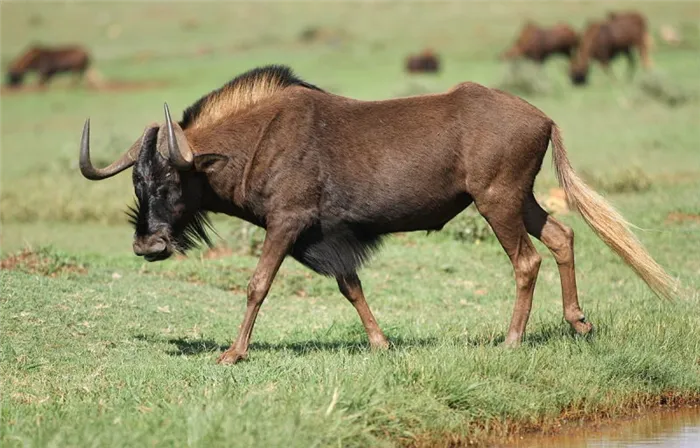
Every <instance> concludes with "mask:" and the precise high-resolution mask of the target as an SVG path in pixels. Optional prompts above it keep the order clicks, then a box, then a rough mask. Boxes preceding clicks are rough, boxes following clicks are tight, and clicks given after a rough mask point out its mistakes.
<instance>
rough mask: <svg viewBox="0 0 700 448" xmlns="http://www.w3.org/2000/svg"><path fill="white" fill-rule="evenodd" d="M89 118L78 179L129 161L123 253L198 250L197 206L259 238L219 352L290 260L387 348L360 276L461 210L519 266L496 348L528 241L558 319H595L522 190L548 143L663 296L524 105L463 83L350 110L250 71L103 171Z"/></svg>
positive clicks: (515, 321)
mask: <svg viewBox="0 0 700 448" xmlns="http://www.w3.org/2000/svg"><path fill="white" fill-rule="evenodd" d="M89 133H90V123H89V121H87V122H86V123H85V127H84V128H83V137H82V141H81V148H80V169H81V172H82V174H83V175H84V176H85V177H87V178H88V179H93V180H99V179H104V178H107V177H110V176H113V175H115V174H117V173H119V172H121V171H123V170H125V169H127V168H128V167H130V166H132V165H134V172H133V182H134V189H135V192H136V196H137V200H138V202H137V205H136V207H134V208H133V209H132V221H133V224H134V226H135V228H136V232H135V235H134V245H133V246H134V252H135V253H136V254H137V255H140V256H143V257H145V259H146V260H149V261H156V260H162V259H165V258H168V257H169V256H170V255H171V254H172V253H173V252H174V251H184V250H186V249H188V248H189V247H192V246H193V245H194V244H196V242H197V241H204V242H208V241H209V239H208V237H207V236H206V231H205V229H206V223H207V221H206V218H205V217H206V213H207V212H215V213H225V214H228V215H231V216H237V217H239V218H242V219H244V220H246V221H249V222H251V223H253V224H255V225H258V226H260V227H263V228H265V229H267V233H266V235H265V241H264V243H263V247H262V254H261V256H260V259H259V261H258V265H257V267H256V268H255V272H254V273H253V276H252V278H251V280H250V283H249V285H248V301H247V309H246V312H245V317H244V319H243V323H242V325H241V327H240V330H239V333H238V337H237V338H236V340H235V342H234V343H233V344H232V345H231V347H230V348H229V349H228V350H226V351H225V352H224V353H223V354H222V355H221V356H220V357H219V359H218V362H220V363H234V362H236V361H238V360H240V359H243V358H245V357H246V356H247V353H248V344H249V342H250V338H251V334H252V331H253V325H254V324H255V319H256V316H257V314H258V310H259V309H260V306H261V305H262V303H263V301H264V300H265V297H266V296H267V293H268V291H269V289H270V286H271V284H272V281H273V279H274V277H275V275H276V273H277V271H278V269H279V267H280V265H281V264H282V261H283V260H284V259H285V257H286V256H287V255H291V256H292V257H294V258H295V259H296V260H298V261H299V262H300V263H302V264H304V265H305V266H307V267H309V268H310V269H312V270H313V271H315V272H317V273H320V274H323V275H328V276H332V277H335V279H336V280H337V283H338V287H339V289H340V292H341V293H342V294H343V295H344V296H345V298H346V299H348V300H349V301H350V303H351V304H352V305H353V306H354V307H355V309H356V310H357V312H358V313H359V316H360V319H361V320H362V323H363V325H364V327H365V330H366V331H367V334H368V336H369V341H370V344H371V346H372V347H373V348H385V347H387V346H388V342H387V339H386V337H385V336H384V334H383V333H382V331H381V330H380V328H379V326H378V325H377V322H376V320H375V318H374V316H373V315H372V312H371V311H370V309H369V306H368V305H367V302H366V301H365V296H364V294H363V292H362V285H361V283H360V279H359V278H358V276H357V270H358V268H359V267H360V266H361V265H362V263H363V262H364V261H366V260H367V259H368V257H369V256H370V254H371V252H372V250H374V249H376V248H377V247H378V246H379V244H380V241H381V239H382V237H383V236H384V235H387V234H390V233H394V232H408V231H417V230H439V229H441V228H442V227H443V226H444V225H445V224H446V223H447V222H448V221H450V220H451V219H452V218H453V217H455V216H456V215H457V214H458V213H460V212H461V211H462V210H464V209H465V208H466V207H468V206H469V205H470V204H471V203H472V202H474V203H475V204H476V207H477V209H478V210H479V213H481V215H483V216H484V217H485V218H486V220H487V221H488V223H489V224H490V226H491V228H492V229H493V231H494V232H495V234H496V236H497V238H498V240H499V241H500V243H501V245H502V246H503V249H504V250H505V252H506V254H507V255H508V257H509V258H510V261H511V263H512V265H513V269H514V271H515V281H516V301H515V310H514V312H513V317H512V320H511V323H510V328H509V330H508V334H507V337H506V340H505V342H506V344H508V345H517V344H518V343H520V341H521V340H522V338H523V334H524V332H525V326H526V324H527V321H528V316H529V314H530V309H531V306H532V294H533V291H534V288H535V281H536V279H537V274H538V270H539V267H540V261H541V258H540V256H539V255H538V254H537V252H536V250H535V247H534V245H533V244H532V242H531V240H530V237H529V236H528V234H529V235H532V236H534V237H535V238H538V239H539V240H540V241H542V243H544V245H545V246H546V247H547V248H549V250H550V251H551V252H552V254H553V255H554V258H555V259H556V262H557V265H558V267H559V274H560V277H561V288H562V297H563V304H564V318H565V319H566V320H567V321H568V322H569V323H570V324H571V326H572V327H573V328H574V330H576V331H577V332H578V333H581V334H585V333H588V332H589V331H590V330H591V328H592V326H591V324H590V323H588V322H587V321H586V319H585V317H584V314H583V312H582V311H581V308H580V307H579V302H578V295H577V291H576V276H575V269H574V234H573V231H572V230H571V229H570V228H569V227H567V226H566V225H564V224H562V223H561V222H559V221H557V220H556V219H555V218H553V217H552V216H550V215H549V214H548V213H547V212H546V211H545V210H543V209H542V207H540V205H539V204H538V203H537V201H536V200H535V197H534V195H533V191H532V188H533V184H534V182H535V176H536V175H537V173H538V172H539V170H540V166H541V165H542V160H543V159H544V157H545V153H546V152H547V148H548V146H549V143H550V141H551V142H552V147H553V158H554V166H555V169H556V173H557V176H558V178H559V182H560V184H561V185H562V187H563V189H564V190H565V192H566V195H567V198H568V199H569V201H570V202H571V205H572V207H573V208H576V209H578V210H579V212H580V213H581V215H582V216H583V218H584V220H585V221H586V222H587V223H588V224H589V225H590V226H591V228H592V229H593V230H594V231H595V232H596V234H598V236H599V237H601V238H602V239H603V241H604V242H605V243H606V244H607V245H608V246H610V247H611V248H612V249H613V250H614V251H615V252H616V253H617V254H618V255H619V256H620V257H621V258H622V259H623V260H624V261H625V262H626V263H628V264H629V265H630V266H631V267H632V268H633V269H634V270H635V272H636V273H637V274H638V275H639V276H640V277H641V278H642V279H643V280H644V281H645V282H647V284H648V285H649V286H650V287H651V288H652V289H653V290H654V292H656V293H657V294H659V295H661V296H666V297H668V296H671V295H672V294H673V283H674V282H673V279H671V278H670V277H669V276H668V275H667V274H666V273H665V272H664V270H663V269H662V268H661V267H660V266H659V265H658V264H657V263H656V262H655V261H654V260H653V259H652V258H651V256H650V255H649V254H648V253H647V252H646V250H645V249H644V248H643V246H642V245H641V244H640V243H639V241H638V240H637V239H636V238H635V236H634V234H632V233H631V232H630V230H629V228H628V226H627V224H626V222H625V220H624V219H623V218H622V216H620V215H619V214H618V213H617V212H616V211H615V210H614V209H613V208H612V207H611V206H610V205H609V204H608V203H607V202H605V200H604V199H603V198H602V197H600V196H599V195H598V194H596V193H595V192H594V191H593V190H591V189H590V188H589V187H587V186H586V185H585V184H584V183H583V181H582V180H581V179H580V178H579V177H578V175H577V174H576V173H575V172H574V170H573V168H572V167H571V165H570V164H569V160H568V159H567V155H566V150H565V149H564V143H563V141H562V138H561V135H560V131H559V128H558V127H557V126H556V124H554V122H553V121H552V119H550V118H549V117H547V116H546V115H545V114H544V113H543V112H541V111H540V110H539V109H537V108H535V107H534V106H532V105H530V104H529V103H527V102H525V101H523V100H522V99H520V98H518V97H515V96H512V95H510V94H508V93H504V92H501V91H499V90H494V89H489V88H487V87H484V86H481V85H479V84H474V83H463V84H459V85H457V86H456V87H454V88H452V89H451V90H450V91H448V92H446V93H442V94H434V95H424V96H416V97H409V98H400V99H392V100H386V101H358V100H353V99H350V98H345V97H341V96H337V95H333V94H331V93H327V92H324V91H322V90H320V89H318V88H317V87H315V86H313V85H310V84H308V83H305V82H304V81H301V80H300V79H298V78H296V77H295V76H294V75H293V74H292V72H291V71H290V70H289V69H288V68H287V67H281V66H269V67H264V68H259V69H255V70H252V71H250V72H248V73H245V74H243V75H241V76H239V77H238V78H235V79H234V80H232V81H231V82H230V83H228V84H226V85H225V86H223V87H222V88H220V89H219V90H216V91H214V92H212V93H210V94H208V95H206V96H204V97H203V98H201V99H200V100H199V101H197V102H196V103H195V104H194V105H192V106H190V107H189V108H187V109H186V110H185V112H184V116H183V119H182V120H181V121H180V122H179V123H173V122H172V120H171V118H170V112H169V111H168V108H167V106H166V107H165V123H164V124H161V125H157V124H153V125H150V126H148V127H147V128H146V130H145V132H144V134H143V136H142V137H141V138H140V139H138V140H137V141H136V142H135V143H134V144H133V145H132V146H131V148H130V149H129V150H128V151H127V152H126V153H125V154H124V155H123V156H122V157H121V158H119V159H118V160H117V161H115V162H114V163H112V164H111V165H110V166H108V167H106V168H103V169H99V168H95V167H94V166H93V165H92V163H91V162H90V146H89V138H90V134H89Z"/></svg>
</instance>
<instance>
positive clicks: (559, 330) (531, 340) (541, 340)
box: [466, 323, 598, 347]
mask: <svg viewBox="0 0 700 448" xmlns="http://www.w3.org/2000/svg"><path fill="white" fill-rule="evenodd" d="M597 330H598V328H597V327H593V331H591V332H590V333H589V334H587V335H584V336H580V335H578V334H576V333H575V332H574V331H573V329H572V328H571V327H569V325H568V324H559V323H545V324H541V325H538V326H537V328H536V329H535V330H534V331H532V332H525V336H524V337H523V342H522V346H524V347H537V346H540V345H547V344H549V343H550V342H552V341H555V340H557V339H565V338H569V339H583V340H586V341H590V340H592V338H593V337H594V336H595V333H596V331H597ZM505 340H506V336H505V334H504V333H500V332H499V333H489V334H478V335H474V336H469V337H468V338H467V341H466V344H467V345H468V346H471V347H484V346H491V347H497V346H500V345H503V342H504V341H505Z"/></svg>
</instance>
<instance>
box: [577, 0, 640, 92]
mask: <svg viewBox="0 0 700 448" xmlns="http://www.w3.org/2000/svg"><path fill="white" fill-rule="evenodd" d="M651 42H652V39H651V35H650V34H649V32H648V30H647V21H646V19H645V18H644V16H642V15H641V14H639V13H637V12H610V13H608V17H607V19H606V20H604V21H599V22H592V23H589V24H588V25H587V26H586V30H585V31H584V33H583V36H582V37H581V44H580V46H579V50H578V52H577V54H576V56H575V57H574V58H573V59H572V60H571V68H570V70H569V76H570V78H571V82H572V83H573V84H574V85H582V84H585V83H586V82H587V80H588V70H589V65H590V61H591V59H594V60H596V61H598V62H599V63H600V65H601V66H602V67H603V70H605V72H606V73H607V74H608V75H609V76H613V74H612V71H611V70H610V61H612V60H613V59H614V58H615V57H616V56H618V55H620V54H624V55H625V56H627V61H628V65H629V69H628V72H629V76H630V78H631V77H632V76H633V75H634V66H635V61H634V54H633V52H632V50H633V49H634V48H637V49H638V50H639V55H640V57H641V59H642V67H644V68H645V69H648V68H650V67H651V59H650V57H649V51H650V50H651Z"/></svg>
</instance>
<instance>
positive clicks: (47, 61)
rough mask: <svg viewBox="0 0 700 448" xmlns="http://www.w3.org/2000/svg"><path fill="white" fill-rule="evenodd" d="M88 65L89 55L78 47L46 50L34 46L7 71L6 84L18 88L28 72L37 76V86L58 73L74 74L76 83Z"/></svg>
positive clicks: (46, 48)
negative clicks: (35, 73)
mask: <svg viewBox="0 0 700 448" xmlns="http://www.w3.org/2000/svg"><path fill="white" fill-rule="evenodd" d="M89 65H90V55H89V54H88V52H87V50H85V49H84V48H83V47H80V46H65V47H56V48H48V47H43V46H34V47H32V48H30V49H29V50H27V51H26V52H25V53H23V54H22V55H21V56H19V57H18V58H17V59H16V60H15V61H14V62H13V63H12V64H10V67H9V68H8V70H7V84H8V85H10V86H19V85H20V84H22V80H23V79H24V76H25V75H26V74H27V73H29V72H32V71H34V72H37V73H38V74H39V84H40V85H42V86H43V85H45V84H46V83H48V82H49V80H50V79H51V78H52V77H53V76H54V75H57V74H59V73H74V74H75V80H76V82H78V81H79V80H80V79H82V77H83V76H84V75H85V71H86V70H87V68H88V66H89Z"/></svg>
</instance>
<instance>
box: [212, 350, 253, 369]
mask: <svg viewBox="0 0 700 448" xmlns="http://www.w3.org/2000/svg"><path fill="white" fill-rule="evenodd" d="M247 358H248V354H247V353H238V352H237V351H236V350H232V349H228V350H226V351H225V352H223V353H222V354H221V355H220V356H219V358H218V359H217V360H216V363H217V364H224V365H226V364H235V363H237V362H238V361H241V360H244V359H247Z"/></svg>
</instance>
